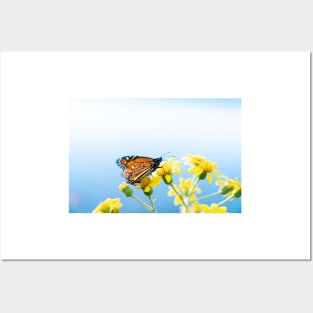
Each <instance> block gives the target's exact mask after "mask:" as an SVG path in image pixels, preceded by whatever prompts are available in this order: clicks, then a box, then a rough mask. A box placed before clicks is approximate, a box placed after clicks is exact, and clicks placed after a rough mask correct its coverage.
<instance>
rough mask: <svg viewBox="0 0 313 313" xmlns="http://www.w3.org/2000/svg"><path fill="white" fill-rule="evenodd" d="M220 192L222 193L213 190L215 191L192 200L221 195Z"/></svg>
mask: <svg viewBox="0 0 313 313" xmlns="http://www.w3.org/2000/svg"><path fill="white" fill-rule="evenodd" d="M220 194H221V192H220V191H217V192H213V193H210V194H209V195H205V196H202V197H199V198H197V199H196V200H193V201H192V202H195V201H199V200H203V199H208V198H211V197H214V196H217V195H220Z"/></svg>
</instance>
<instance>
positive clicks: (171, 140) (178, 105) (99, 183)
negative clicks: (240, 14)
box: [69, 99, 241, 213]
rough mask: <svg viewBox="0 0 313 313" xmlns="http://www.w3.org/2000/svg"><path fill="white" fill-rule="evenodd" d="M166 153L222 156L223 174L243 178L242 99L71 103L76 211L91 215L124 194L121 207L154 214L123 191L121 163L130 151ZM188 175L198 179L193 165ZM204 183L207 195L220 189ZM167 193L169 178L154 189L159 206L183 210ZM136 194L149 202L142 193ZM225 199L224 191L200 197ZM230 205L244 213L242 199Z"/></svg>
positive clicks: (154, 154) (72, 181)
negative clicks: (104, 202)
mask: <svg viewBox="0 0 313 313" xmlns="http://www.w3.org/2000/svg"><path fill="white" fill-rule="evenodd" d="M166 152H170V153H169V154H167V155H165V156H164V159H167V158H168V155H170V156H175V159H176V160H178V159H180V158H181V157H183V156H185V155H186V154H187V153H190V154H194V155H201V156H204V157H206V158H207V159H208V160H210V161H212V162H216V163H217V164H218V168H219V170H220V171H221V172H222V173H223V174H225V175H227V176H228V177H230V178H234V177H238V178H239V180H240V181H241V101H240V99H114V100H73V101H71V103H70V154H69V155H70V160H69V182H70V195H69V200H70V210H69V211H70V213H89V212H91V211H92V210H93V209H94V208H95V207H96V206H97V205H98V203H99V202H101V201H103V200H105V199H106V198H115V197H119V198H121V201H122V204H123V206H122V208H121V209H120V212H121V213H130V212H137V213H149V211H147V210H146V209H145V208H143V207H142V206H141V205H140V204H139V203H137V202H136V201H134V200H133V199H129V198H126V197H125V196H124V194H122V193H121V191H120V190H119V189H118V185H119V184H120V183H121V182H122V181H123V178H122V177H121V172H122V170H121V169H120V168H119V167H118V166H117V165H116V163H115V161H116V159H117V158H119V157H121V156H125V155H142V156H149V157H153V158H156V157H160V156H162V155H163V154H165V153H166ZM183 169H184V170H186V169H187V166H184V167H183ZM183 174H184V175H183V177H184V178H187V177H191V174H189V173H187V172H186V171H185V172H184V171H183ZM174 176H175V175H174ZM179 176H181V175H179ZM177 178H178V176H177V177H176V180H175V177H174V180H175V182H178V180H177ZM200 188H201V190H202V195H205V194H207V193H210V192H214V191H217V186H216V185H215V184H212V185H209V184H207V181H203V182H201V183H200ZM167 191H168V187H167V186H165V185H164V184H163V183H161V184H160V185H159V186H158V187H157V188H156V189H155V190H154V193H153V196H152V197H153V199H157V201H156V202H155V204H156V207H157V209H158V212H160V213H176V212H177V213H178V212H179V207H177V206H174V204H173V199H174V198H173V197H168V196H167ZM136 195H137V196H139V197H140V198H141V199H143V200H144V201H146V200H147V199H145V198H146V197H145V196H144V195H143V193H142V192H141V191H137V192H136ZM222 199H224V198H223V197H219V196H217V197H214V198H211V199H207V200H204V201H202V202H201V203H208V204H210V203H212V201H214V202H216V203H217V202H219V201H221V200H222ZM227 208H228V212H233V213H239V212H241V199H235V200H233V201H231V202H228V203H227Z"/></svg>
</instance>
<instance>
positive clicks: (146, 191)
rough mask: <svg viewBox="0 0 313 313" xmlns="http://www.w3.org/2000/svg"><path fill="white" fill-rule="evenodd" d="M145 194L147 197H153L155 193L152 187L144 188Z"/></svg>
mask: <svg viewBox="0 0 313 313" xmlns="http://www.w3.org/2000/svg"><path fill="white" fill-rule="evenodd" d="M143 193H144V194H145V195H146V196H151V195H152V193H153V189H152V188H151V187H150V186H146V187H145V188H143Z"/></svg>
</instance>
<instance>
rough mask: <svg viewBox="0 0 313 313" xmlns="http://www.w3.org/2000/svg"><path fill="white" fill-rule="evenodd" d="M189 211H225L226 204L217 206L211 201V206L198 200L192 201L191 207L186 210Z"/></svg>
mask: <svg viewBox="0 0 313 313" xmlns="http://www.w3.org/2000/svg"><path fill="white" fill-rule="evenodd" d="M188 212H189V213H226V212H227V208H226V206H222V207H219V206H218V204H216V203H212V205H211V206H208V205H207V204H200V203H198V202H194V203H193V204H192V207H191V208H190V209H189V210H188Z"/></svg>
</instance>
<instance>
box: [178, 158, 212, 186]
mask: <svg viewBox="0 0 313 313" xmlns="http://www.w3.org/2000/svg"><path fill="white" fill-rule="evenodd" d="M184 159H185V161H186V163H187V164H189V165H192V167H191V168H189V169H188V172H189V173H193V174H194V175H196V176H198V178H199V179H205V178H206V177H208V182H209V183H212V181H213V177H212V175H211V174H210V173H211V172H212V171H214V170H215V169H217V164H216V163H213V162H211V161H208V160H206V159H205V158H204V157H201V156H197V155H190V154H187V156H186V157H185V158H184Z"/></svg>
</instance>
